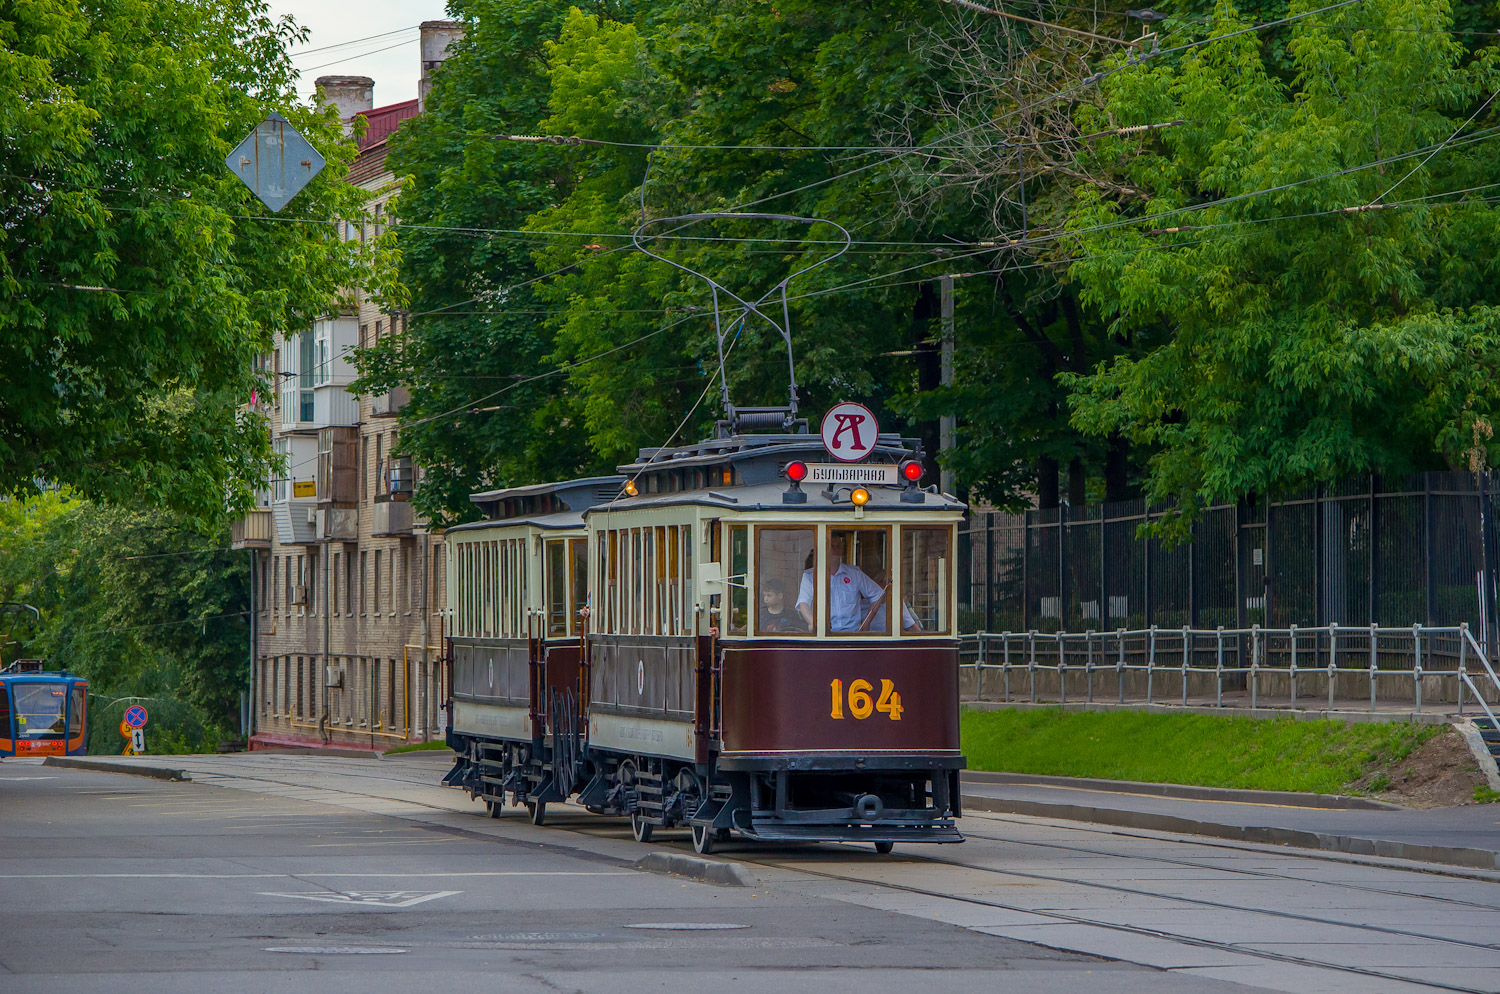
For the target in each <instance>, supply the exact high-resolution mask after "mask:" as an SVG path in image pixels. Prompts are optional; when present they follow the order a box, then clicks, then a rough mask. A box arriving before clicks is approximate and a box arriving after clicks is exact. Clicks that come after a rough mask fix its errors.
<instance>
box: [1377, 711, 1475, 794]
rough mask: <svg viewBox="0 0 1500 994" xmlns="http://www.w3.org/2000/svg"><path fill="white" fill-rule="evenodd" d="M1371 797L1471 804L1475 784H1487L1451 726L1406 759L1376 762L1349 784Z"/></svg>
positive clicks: (1465, 745) (1462, 739)
mask: <svg viewBox="0 0 1500 994" xmlns="http://www.w3.org/2000/svg"><path fill="white" fill-rule="evenodd" d="M1350 786H1351V788H1352V789H1353V790H1356V791H1358V792H1360V793H1367V794H1369V795H1370V796H1371V797H1374V798H1377V799H1378V800H1382V801H1390V802H1392V803H1394V804H1404V805H1406V806H1408V807H1413V808H1451V807H1457V806H1458V805H1461V804H1473V803H1475V801H1474V794H1475V790H1476V788H1483V787H1488V786H1489V781H1488V780H1486V779H1485V776H1484V773H1483V771H1481V770H1480V769H1479V763H1478V762H1477V761H1475V759H1474V755H1473V753H1471V752H1469V745H1468V743H1467V742H1465V741H1464V738H1463V736H1462V735H1459V734H1458V733H1457V732H1455V731H1453V730H1452V729H1451V728H1450V729H1447V730H1445V731H1444V732H1442V733H1441V734H1439V735H1435V736H1433V737H1432V738H1431V739H1429V740H1427V741H1426V742H1424V743H1422V744H1421V745H1420V746H1418V747H1417V748H1416V749H1414V750H1412V752H1411V754H1410V755H1408V756H1407V757H1406V758H1405V759H1402V760H1398V761H1396V762H1393V763H1387V764H1384V765H1380V766H1376V767H1374V768H1372V769H1371V770H1369V772H1367V773H1366V774H1365V775H1364V776H1363V777H1361V778H1360V779H1359V780H1358V781H1356V782H1355V783H1353V784H1351V785H1350Z"/></svg>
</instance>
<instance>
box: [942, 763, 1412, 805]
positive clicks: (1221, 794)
mask: <svg viewBox="0 0 1500 994" xmlns="http://www.w3.org/2000/svg"><path fill="white" fill-rule="evenodd" d="M961 777H962V779H963V782H965V783H973V784H982V783H993V784H1007V785H1031V786H1038V787H1078V788H1084V789H1088V790H1107V791H1110V792H1111V793H1117V794H1149V795H1151V796H1153V797H1178V798H1184V799H1186V800H1192V801H1230V802H1239V803H1244V804H1291V805H1296V806H1297V807H1303V808H1334V809H1351V808H1358V809H1363V810H1370V811H1404V810H1406V809H1405V808H1403V807H1402V806H1401V805H1399V804H1391V803H1390V802H1388V801H1377V800H1375V799H1374V798H1371V797H1352V796H1350V795H1348V794H1302V793H1298V792H1297V791H1294V790H1243V789H1239V788H1232V787H1196V786H1191V785H1188V784H1177V783H1149V782H1144V781H1140V780H1097V779H1093V778H1090V777H1055V776H1045V775H1042V774H1036V773H987V772H982V771H978V770H964V771H963V773H962V774H961ZM968 800H969V799H968V798H967V797H965V798H964V801H965V803H967V802H968Z"/></svg>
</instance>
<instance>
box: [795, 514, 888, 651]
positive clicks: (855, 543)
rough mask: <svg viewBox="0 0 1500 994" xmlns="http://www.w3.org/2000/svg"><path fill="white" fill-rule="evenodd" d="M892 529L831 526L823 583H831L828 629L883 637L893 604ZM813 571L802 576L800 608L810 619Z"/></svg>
mask: <svg viewBox="0 0 1500 994" xmlns="http://www.w3.org/2000/svg"><path fill="white" fill-rule="evenodd" d="M890 538H891V535H890V529H889V528H882V527H865V528H830V529H829V530H828V548H827V550H826V551H825V559H824V576H823V582H824V583H825V584H826V585H827V587H826V589H827V596H828V630H829V632H833V633H840V634H845V635H883V634H885V633H886V632H887V631H888V630H889V624H890V607H891V598H890V593H891V572H890ZM813 586H814V585H813V582H812V573H811V571H808V572H806V573H804V574H803V576H802V589H801V590H800V591H799V592H798V595H797V610H798V611H799V612H800V613H801V614H802V616H803V618H804V619H805V618H807V617H808V615H809V613H810V612H809V611H808V610H807V601H808V600H809V598H810V595H811V592H812V589H813Z"/></svg>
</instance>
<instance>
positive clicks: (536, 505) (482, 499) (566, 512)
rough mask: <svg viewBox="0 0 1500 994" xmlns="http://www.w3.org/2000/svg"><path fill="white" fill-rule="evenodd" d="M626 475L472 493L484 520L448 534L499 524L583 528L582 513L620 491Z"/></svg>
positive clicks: (590, 477) (471, 496)
mask: <svg viewBox="0 0 1500 994" xmlns="http://www.w3.org/2000/svg"><path fill="white" fill-rule="evenodd" d="M624 482H625V477H623V476H589V477H584V478H582V479H577V480H564V481H562V482H560V483H533V484H530V485H528V486H524V487H506V488H504V489H501V490H487V491H484V492H483V493H477V494H471V495H470V497H469V500H470V501H472V502H473V503H474V505H475V506H476V507H478V508H479V509H480V511H482V512H484V516H485V520H483V521H473V522H469V523H468V524H463V525H455V526H454V527H452V528H449V529H448V531H463V530H466V529H474V528H485V527H493V526H495V525H497V524H506V525H534V526H536V527H537V528H542V529H547V530H555V529H559V528H582V527H583V512H584V511H585V510H586V509H587V508H589V507H592V506H593V505H595V504H602V503H604V502H606V501H608V500H610V499H611V498H612V497H614V496H615V494H618V493H619V492H620V487H621V485H622V484H624Z"/></svg>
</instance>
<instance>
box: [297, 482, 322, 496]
mask: <svg viewBox="0 0 1500 994" xmlns="http://www.w3.org/2000/svg"><path fill="white" fill-rule="evenodd" d="M292 496H293V497H316V496H318V485H317V483H315V482H314V481H312V480H293V481H292Z"/></svg>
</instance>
